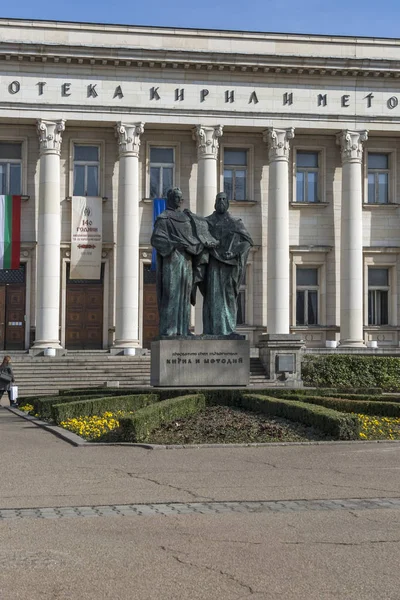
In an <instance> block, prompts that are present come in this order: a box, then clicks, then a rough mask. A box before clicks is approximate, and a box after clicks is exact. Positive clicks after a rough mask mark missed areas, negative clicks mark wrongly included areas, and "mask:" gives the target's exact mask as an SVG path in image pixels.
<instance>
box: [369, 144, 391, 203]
mask: <svg viewBox="0 0 400 600" xmlns="http://www.w3.org/2000/svg"><path fill="white" fill-rule="evenodd" d="M389 173H390V171H389V155H388V154H380V153H377V152H368V204H387V203H388V202H389Z"/></svg>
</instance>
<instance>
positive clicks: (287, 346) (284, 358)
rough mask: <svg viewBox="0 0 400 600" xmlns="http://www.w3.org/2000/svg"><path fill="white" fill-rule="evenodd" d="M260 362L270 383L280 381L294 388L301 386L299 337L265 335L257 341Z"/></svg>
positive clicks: (276, 334)
mask: <svg viewBox="0 0 400 600" xmlns="http://www.w3.org/2000/svg"><path fill="white" fill-rule="evenodd" d="M257 347H258V348H259V352H260V361H261V362H262V364H263V367H264V369H265V371H266V374H267V377H269V379H270V380H271V381H276V382H278V381H282V383H287V384H291V385H293V386H295V387H298V386H301V385H302V379H301V349H302V348H303V347H304V341H303V340H302V339H301V336H300V335H294V334H283V333H282V334H278V333H266V334H265V335H262V336H261V337H260V339H259V341H258V344H257Z"/></svg>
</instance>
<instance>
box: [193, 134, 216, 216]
mask: <svg viewBox="0 0 400 600" xmlns="http://www.w3.org/2000/svg"><path fill="white" fill-rule="evenodd" d="M221 136H222V126H221V125H217V126H215V127H206V126H204V125H197V127H195V128H194V130H193V139H194V140H195V141H196V142H197V160H198V167H197V210H196V212H197V213H198V214H199V215H202V216H203V217H206V216H208V215H211V213H213V212H214V204H215V196H216V195H217V191H218V181H217V172H218V148H219V142H218V140H219V138H220V137H221Z"/></svg>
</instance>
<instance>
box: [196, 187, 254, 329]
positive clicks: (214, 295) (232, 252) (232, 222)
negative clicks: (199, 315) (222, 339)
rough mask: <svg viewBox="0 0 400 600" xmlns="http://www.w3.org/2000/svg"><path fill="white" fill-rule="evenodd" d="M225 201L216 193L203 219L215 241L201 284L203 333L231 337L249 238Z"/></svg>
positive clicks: (250, 241)
mask: <svg viewBox="0 0 400 600" xmlns="http://www.w3.org/2000/svg"><path fill="white" fill-rule="evenodd" d="M228 208H229V200H228V198H227V195H226V194H225V193H224V192H221V193H220V194H217V197H216V200H215V211H214V212H213V214H212V215H210V216H209V217H206V221H207V223H208V226H209V232H210V234H211V236H212V237H213V238H215V239H216V240H218V242H219V244H218V246H217V247H214V248H210V249H209V260H208V264H207V265H206V266H205V275H204V281H203V283H200V285H199V287H200V290H201V291H202V293H203V295H204V304H203V334H205V335H216V336H231V337H232V336H233V335H234V331H235V329H236V321H237V301H238V296H239V288H240V285H241V282H242V280H243V277H244V274H245V269H246V263H247V257H248V254H249V251H250V248H251V246H253V240H252V239H251V237H250V234H249V233H248V231H247V230H246V228H245V226H244V225H243V222H242V220H241V219H237V218H234V217H232V216H231V214H230V213H229V212H228Z"/></svg>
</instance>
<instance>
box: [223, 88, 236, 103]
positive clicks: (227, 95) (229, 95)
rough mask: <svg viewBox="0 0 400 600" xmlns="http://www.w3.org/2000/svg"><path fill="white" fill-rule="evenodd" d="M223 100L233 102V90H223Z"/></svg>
mask: <svg viewBox="0 0 400 600" xmlns="http://www.w3.org/2000/svg"><path fill="white" fill-rule="evenodd" d="M225 102H235V92H234V90H231V91H229V90H226V92H225Z"/></svg>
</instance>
